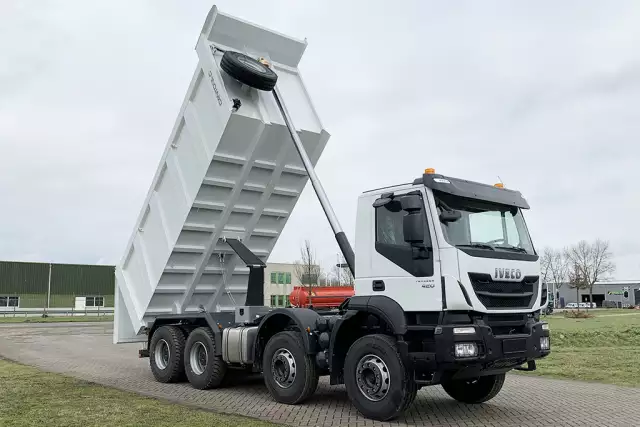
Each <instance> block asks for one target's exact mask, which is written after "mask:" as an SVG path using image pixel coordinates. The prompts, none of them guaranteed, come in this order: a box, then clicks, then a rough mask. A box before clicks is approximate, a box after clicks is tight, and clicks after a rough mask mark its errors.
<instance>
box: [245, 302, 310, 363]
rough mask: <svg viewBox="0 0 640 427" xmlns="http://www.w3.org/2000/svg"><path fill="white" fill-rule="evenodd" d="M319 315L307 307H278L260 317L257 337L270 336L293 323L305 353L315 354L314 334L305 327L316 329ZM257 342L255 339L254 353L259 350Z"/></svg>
mask: <svg viewBox="0 0 640 427" xmlns="http://www.w3.org/2000/svg"><path fill="white" fill-rule="evenodd" d="M320 317H321V316H320V315H319V314H318V313H316V312H315V311H313V310H310V309H308V308H278V309H276V310H273V311H271V312H269V314H267V315H266V316H264V317H263V318H262V321H261V322H260V325H259V326H258V338H261V337H265V336H267V337H271V336H272V335H275V334H276V333H278V332H281V331H284V330H285V328H286V327H287V326H289V325H294V326H295V327H297V329H298V330H300V332H301V334H302V342H303V344H304V349H305V351H306V352H307V354H315V353H316V352H317V340H316V336H315V335H314V334H313V333H310V332H307V328H309V329H310V330H311V331H313V330H314V329H316V322H317V321H318V319H320ZM258 342H259V340H256V352H257V353H256V355H259V353H258V352H259V350H260V349H259V348H258ZM256 360H258V359H256Z"/></svg>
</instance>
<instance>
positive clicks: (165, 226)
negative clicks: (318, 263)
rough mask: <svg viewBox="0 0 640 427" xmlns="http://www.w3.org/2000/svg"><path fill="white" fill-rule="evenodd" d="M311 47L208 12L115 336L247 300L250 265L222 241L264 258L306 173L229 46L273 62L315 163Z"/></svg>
mask: <svg viewBox="0 0 640 427" xmlns="http://www.w3.org/2000/svg"><path fill="white" fill-rule="evenodd" d="M305 48H306V41H301V40H296V39H294V38H291V37H288V36H285V35H282V34H279V33H276V32H274V31H271V30H268V29H265V28H263V27H260V26H258V25H255V24H252V23H248V22H246V21H243V20H240V19H237V18H235V17H232V16H229V15H226V14H223V13H221V12H220V11H218V10H217V8H216V7H215V6H214V7H213V8H212V10H211V11H210V13H209V15H208V16H207V19H206V21H205V24H204V26H203V28H202V31H201V33H200V36H199V38H198V42H197V44H196V48H195V50H196V52H197V54H198V58H199V61H198V65H197V67H196V69H195V72H194V74H193V78H192V80H191V83H190V84H189V88H188V90H187V93H186V95H185V98H184V101H183V104H182V107H181V108H180V112H179V114H178V117H177V119H176V122H175V125H174V127H173V130H172V132H171V135H170V137H169V140H168V142H167V144H166V147H165V150H164V153H163V155H162V159H161V161H160V164H159V166H158V169H157V172H156V174H155V176H154V178H153V182H152V184H151V188H150V189H149V192H148V194H147V196H146V198H145V201H144V203H143V206H142V209H141V212H140V215H139V217H138V219H137V221H136V224H135V228H134V231H133V234H132V236H131V238H130V240H129V242H128V244H127V247H126V250H125V254H124V257H123V258H122V260H121V262H120V263H119V265H118V266H117V268H116V302H115V304H116V310H115V325H114V342H116V343H122V342H133V341H146V340H147V337H146V335H144V334H143V333H142V329H143V328H144V327H146V326H148V324H149V322H152V321H153V320H154V318H155V316H158V315H163V314H182V313H197V312H201V311H207V312H225V311H233V310H234V309H235V307H237V306H241V305H244V304H245V300H246V296H247V284H248V275H249V268H247V267H246V266H245V264H244V263H243V262H242V261H241V260H240V259H239V258H238V256H237V255H236V254H235V252H234V251H233V250H232V248H231V247H230V246H229V245H228V244H227V243H226V239H240V240H241V241H242V242H243V243H244V244H245V245H246V246H247V247H248V248H249V249H250V250H251V251H252V252H253V253H254V254H255V255H257V256H258V257H259V258H260V259H261V260H262V261H263V262H266V260H267V258H268V257H269V254H270V253H271V250H272V249H273V247H274V245H275V243H276V241H277V240H278V237H279V236H280V233H281V231H282V229H283V228H284V226H285V224H286V222H287V219H288V218H289V215H290V214H291V212H292V211H293V208H294V207H295V205H296V202H297V201H298V198H299V196H300V193H301V192H302V190H303V188H304V186H305V184H306V182H307V180H308V176H307V173H306V172H305V169H304V167H303V164H302V162H301V160H300V156H299V154H298V153H297V151H296V149H295V147H294V144H293V142H292V140H291V136H290V135H289V132H288V130H287V127H286V126H285V123H284V121H283V119H282V115H281V113H280V111H279V110H278V107H277V105H276V103H275V100H274V97H273V96H272V94H271V93H270V92H263V91H258V90H255V89H250V88H248V87H246V86H244V85H242V84H241V83H239V82H238V81H237V80H234V79H232V78H231V77H229V75H227V74H226V73H225V72H224V71H223V70H222V69H221V68H220V60H221V58H222V51H225V50H231V51H238V52H242V53H245V54H248V55H252V56H254V57H256V56H259V57H264V58H266V59H267V60H268V61H269V62H270V64H271V68H272V69H273V70H274V71H275V72H276V73H277V75H278V83H277V85H278V89H279V91H280V93H281V95H282V98H283V99H284V100H286V103H287V106H288V109H289V111H290V114H291V116H292V119H293V123H294V124H295V127H296V129H297V131H298V134H299V136H300V139H301V140H302V143H303V145H304V147H305V149H306V151H307V153H308V154H309V157H310V160H311V162H312V163H313V164H314V165H315V164H316V162H317V161H318V158H319V157H320V155H321V153H322V151H323V149H324V147H325V145H326V143H327V140H328V139H329V134H328V133H327V132H326V131H325V130H324V128H323V127H322V124H321V122H320V119H319V118H318V115H317V113H316V111H315V110H314V108H313V105H312V103H311V100H310V98H309V95H308V94H307V91H306V89H305V86H304V83H303V81H302V79H301V76H300V73H299V71H298V63H299V62H300V59H301V57H302V55H303V53H304V51H305Z"/></svg>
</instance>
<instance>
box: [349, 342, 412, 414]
mask: <svg viewBox="0 0 640 427" xmlns="http://www.w3.org/2000/svg"><path fill="white" fill-rule="evenodd" d="M344 384H345V387H346V389H347V394H348V396H349V399H350V400H351V402H352V403H353V405H354V406H355V407H356V408H357V409H358V411H360V412H361V413H362V414H363V415H364V416H365V417H367V418H372V419H375V420H380V421H387V420H390V419H392V418H395V417H397V416H398V415H400V414H401V413H402V412H404V411H405V410H406V409H407V408H408V407H409V405H411V403H412V402H413V400H414V399H415V397H416V393H417V386H416V383H415V382H414V381H413V380H412V378H411V377H410V375H409V372H407V369H406V367H405V366H404V364H403V363H402V359H401V358H400V354H399V353H398V348H397V346H396V343H395V340H394V339H393V338H391V337H389V336H386V335H378V334H376V335H367V336H364V337H362V338H359V339H358V340H356V342H354V343H353V344H352V345H351V347H350V348H349V351H348V352H347V357H346V360H345V364H344Z"/></svg>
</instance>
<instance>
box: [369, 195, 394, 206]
mask: <svg viewBox="0 0 640 427" xmlns="http://www.w3.org/2000/svg"><path fill="white" fill-rule="evenodd" d="M391 200H392V199H391V197H381V198H379V199H376V201H375V202H373V207H374V208H381V207H383V206H385V205H387V204H389V203H391Z"/></svg>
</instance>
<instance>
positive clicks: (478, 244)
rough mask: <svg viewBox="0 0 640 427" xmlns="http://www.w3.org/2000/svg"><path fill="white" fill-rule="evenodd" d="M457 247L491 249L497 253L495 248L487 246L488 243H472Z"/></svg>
mask: <svg viewBox="0 0 640 427" xmlns="http://www.w3.org/2000/svg"><path fill="white" fill-rule="evenodd" d="M456 247H458V248H482V249H491V250H492V251H495V250H496V248H494V247H493V246H491V245H487V244H486V243H471V244H468V245H456Z"/></svg>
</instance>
